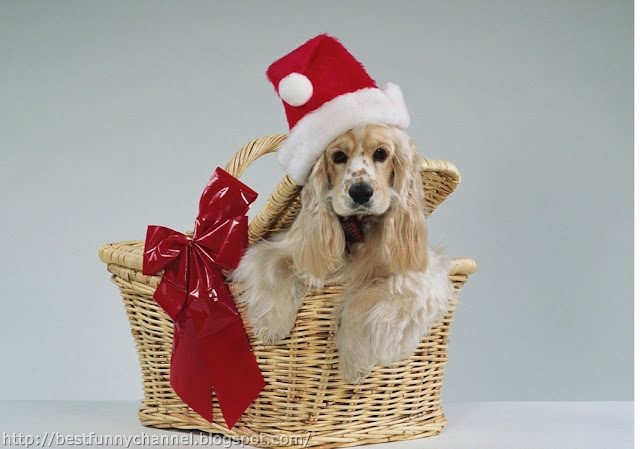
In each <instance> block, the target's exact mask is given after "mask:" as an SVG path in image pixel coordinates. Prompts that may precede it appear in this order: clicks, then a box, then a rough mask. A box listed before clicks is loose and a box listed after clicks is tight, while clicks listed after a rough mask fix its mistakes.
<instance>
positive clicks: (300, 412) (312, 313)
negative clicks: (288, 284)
mask: <svg viewBox="0 0 640 449" xmlns="http://www.w3.org/2000/svg"><path fill="white" fill-rule="evenodd" d="M285 137H286V136H285V135H276V136H270V137H265V138H260V139H256V140H253V141H251V142H249V143H248V144H247V145H246V146H245V147H244V148H242V149H241V150H240V151H239V152H238V153H237V154H236V156H235V157H234V158H233V159H232V161H231V162H230V163H229V164H228V165H227V166H226V170H227V171H228V172H229V173H231V174H232V175H234V176H236V177H239V176H240V175H241V174H242V172H243V171H244V169H245V168H246V167H247V166H248V165H249V164H250V163H251V162H253V161H254V160H255V159H257V158H258V157H260V156H262V155H263V154H266V153H270V152H273V151H275V150H276V149H277V148H278V147H279V145H280V144H281V143H282V141H283V140H284V139H285ZM422 168H423V171H422V175H423V183H424V188H425V196H426V198H427V203H428V211H427V213H430V212H431V211H433V210H434V209H435V208H436V207H437V206H438V204H440V203H441V202H442V201H444V199H445V198H446V197H447V196H448V195H449V194H450V193H451V192H452V191H453V190H454V189H455V187H456V186H457V184H458V183H459V181H460V176H459V174H458V172H457V170H456V168H455V167H454V166H453V165H452V164H450V163H448V162H444V161H429V160H425V161H423V167H422ZM299 206H300V201H299V187H298V186H296V185H295V184H294V183H293V182H292V181H291V180H290V179H289V178H288V177H285V178H284V179H283V181H282V182H281V183H280V184H279V185H278V186H277V187H276V189H275V190H274V192H273V193H272V194H271V196H270V197H269V198H268V200H267V202H266V203H265V206H264V207H263V209H262V210H261V211H260V212H259V213H258V214H257V216H256V217H255V218H254V220H253V221H252V223H251V225H250V229H249V234H250V236H249V238H250V242H255V241H256V240H258V239H260V238H263V237H267V236H269V235H270V234H271V233H273V232H277V231H280V230H283V229H286V228H287V227H288V226H289V225H290V224H291V223H292V221H293V220H294V219H295V217H296V216H297V213H298V211H299ZM143 246H144V243H143V242H142V241H133V242H120V243H113V244H109V245H105V246H103V247H102V248H100V251H99V255H100V259H101V260H102V261H103V262H105V263H106V264H107V269H108V270H109V272H111V273H112V274H113V276H112V279H113V281H114V283H115V284H116V285H118V287H119V288H120V292H121V295H122V298H123V301H124V305H125V310H126V312H127V316H128V318H129V322H130V324H131V332H132V335H133V337H134V339H135V342H136V348H137V351H138V356H139V359H140V366H141V370H142V381H143V389H144V399H143V400H142V403H143V405H142V407H141V408H140V410H139V418H140V422H141V423H142V424H144V425H146V426H153V427H159V428H176V429H200V430H203V431H206V432H215V433H220V434H224V435H229V436H236V437H240V436H242V437H244V438H245V439H244V440H243V441H245V442H248V443H250V444H251V445H253V446H260V447H271V446H278V447H284V446H291V447H302V446H303V445H304V444H306V445H307V447H326V448H331V447H346V446H356V445H361V444H367V443H379V442H388V441H396V440H407V439H413V438H422V437H427V436H431V435H436V434H438V433H439V432H440V431H441V430H442V428H443V426H444V425H445V424H446V419H445V417H444V414H443V412H442V408H441V405H440V390H441V387H442V380H443V375H444V366H445V364H446V362H447V343H448V335H449V329H450V326H451V317H452V315H453V311H454V306H455V304H454V303H453V302H452V303H451V305H450V310H449V313H448V315H447V316H446V317H445V318H444V320H443V321H442V323H440V325H438V326H437V327H435V328H434V329H433V330H432V332H431V333H430V335H428V336H427V337H425V339H424V340H423V341H422V343H421V344H420V345H419V347H418V349H417V350H416V352H415V353H414V355H413V356H412V357H411V358H410V359H409V360H407V361H404V362H401V363H397V364H395V365H392V366H388V367H376V368H375V369H374V371H373V372H372V373H371V375H370V376H369V377H368V378H367V379H365V381H364V382H363V383H362V384H360V385H356V386H353V385H347V384H345V383H344V382H343V381H342V379H341V378H340V375H339V373H338V353H337V351H336V348H335V345H334V343H333V326H334V319H333V312H334V307H335V301H334V299H335V298H336V296H338V295H339V294H340V292H341V291H342V289H341V287H339V286H334V287H325V288H323V289H314V290H312V291H311V292H310V293H309V295H308V296H307V297H306V298H305V301H304V303H303V306H302V309H301V310H300V312H299V314H298V318H297V320H296V324H295V326H294V329H293V331H292V333H291V335H290V336H289V337H288V338H287V339H286V340H285V343H283V344H280V345H269V346H266V345H264V344H263V343H262V342H260V341H259V340H256V338H255V337H254V336H253V334H252V332H251V329H250V328H249V327H248V326H247V327H248V329H247V331H248V334H249V338H250V340H251V343H252V345H253V350H254V353H255V355H256V358H257V360H258V363H259V365H260V368H261V370H262V373H263V376H264V378H265V381H266V384H267V386H266V387H265V389H264V390H263V392H262V393H261V394H260V396H259V397H258V398H257V399H256V400H255V401H254V403H253V404H252V405H251V406H250V407H249V408H248V409H247V411H246V412H245V414H244V415H243V416H242V418H240V420H239V421H238V423H237V424H236V426H235V427H233V429H231V430H229V429H227V427H226V426H225V423H224V420H223V418H222V415H221V413H220V409H219V406H218V403H217V401H216V399H215V395H213V400H212V402H213V411H214V417H213V423H208V422H206V421H205V420H204V419H203V418H201V417H200V416H199V415H198V414H196V413H195V412H194V411H192V410H191V409H190V408H189V407H188V406H186V405H185V404H184V403H183V402H182V401H181V400H180V398H178V397H177V396H176V394H175V393H174V392H173V390H172V388H171V386H170V384H169V359H170V356H171V349H172V335H173V324H172V322H171V320H170V319H169V318H168V316H167V315H166V314H165V313H164V311H163V310H162V309H161V308H160V307H159V306H158V305H157V304H156V302H155V301H154V300H153V293H154V291H155V288H156V287H157V285H158V282H159V281H160V277H158V276H144V275H143V274H142V273H141V269H142V251H143ZM475 270H476V265H475V262H474V261H473V260H471V259H454V263H453V266H452V269H451V272H450V279H451V281H452V282H453V284H454V286H455V288H456V290H457V291H459V290H460V288H461V287H462V285H463V284H464V283H465V282H466V280H467V276H468V275H469V274H471V273H473V272H474V271H475ZM230 288H231V291H232V293H237V292H238V289H239V286H237V285H230ZM239 310H240V313H241V315H242V316H243V319H244V314H245V311H244V310H243V309H242V308H240V309H239ZM245 323H246V320H245ZM287 437H291V438H287ZM283 443H288V444H283Z"/></svg>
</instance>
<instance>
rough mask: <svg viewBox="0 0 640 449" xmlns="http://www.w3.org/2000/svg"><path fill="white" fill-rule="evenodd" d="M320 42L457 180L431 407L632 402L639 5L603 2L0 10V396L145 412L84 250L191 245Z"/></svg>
mask: <svg viewBox="0 0 640 449" xmlns="http://www.w3.org/2000/svg"><path fill="white" fill-rule="evenodd" d="M321 32H329V33H330V34H333V35H335V36H337V37H339V38H340V39H341V40H342V41H343V42H344V43H345V45H346V46H347V48H348V49H349V50H350V51H351V52H352V53H353V54H354V55H355V56H356V57H357V58H358V59H359V60H361V61H362V62H363V63H364V64H365V66H366V67H367V70H368V72H369V73H370V74H371V76H372V77H373V78H375V79H376V80H377V81H378V82H380V83H382V82H385V81H393V82H395V83H397V84H399V85H400V86H401V87H402V89H403V91H404V95H405V98H406V101H407V104H408V107H409V111H410V113H411V115H412V126H411V127H410V128H409V134H410V135H411V136H412V137H413V138H414V140H415V141H416V143H417V144H418V147H419V148H420V150H421V153H422V154H423V155H424V156H425V157H430V158H436V159H446V160H450V161H452V162H454V163H455V164H456V165H457V167H458V168H459V170H460V172H461V173H462V178H463V181H462V183H461V185H460V186H459V188H458V190H457V191H456V192H455V193H454V194H453V195H452V196H451V197H450V198H449V200H448V201H446V202H445V203H444V204H443V205H442V206H441V207H440V208H439V209H438V210H437V211H436V212H435V213H434V215H433V216H432V217H431V218H430V220H429V223H430V236H431V238H432V240H433V241H436V242H441V243H444V244H446V245H447V247H448V251H449V253H450V254H452V255H454V256H471V257H474V258H475V259H476V260H477V261H478V264H479V267H480V269H479V271H478V273H477V274H475V275H473V276H472V277H471V278H470V281H469V283H468V284H467V285H466V287H465V288H464V290H463V293H462V297H461V304H460V306H459V308H458V311H457V314H456V317H455V321H454V327H453V330H452V337H451V347H450V354H449V355H450V362H449V365H448V367H447V377H446V379H445V387H444V400H445V401H474V400H632V399H633V380H632V379H633V376H632V374H633V373H632V371H633V368H632V360H633V342H632V335H633V314H632V311H633V299H632V298H633V296H632V288H633V278H632V263H633V260H632V256H633V254H632V241H633V229H632V221H633V219H632V211H633V206H632V185H633V175H632V160H633V125H632V118H633V95H632V93H633V78H632V76H633V44H632V37H633V4H632V2H631V1H610V0H606V1H605V0H602V1H579V2H577V1H536V2H531V1H482V2H480V1H446V2H445V1H437V2H436V1H425V2H417V1H416V2H393V3H391V2H364V1H362V2H355V1H352V2H344V3H343V2H316V3H310V2H300V3H299V2H251V3H249V2H234V3H232V2H225V3H223V2H194V1H190V2H184V3H183V2H155V1H154V2H151V1H137V2H124V1H109V2H80V1H77V2H68V1H58V2H22V1H5V2H2V3H0V104H1V107H0V151H1V159H0V163H1V173H0V185H1V189H0V195H1V200H2V238H1V247H0V248H1V250H2V258H1V261H0V264H1V266H2V267H1V270H0V273H1V274H0V284H1V285H2V291H3V295H2V310H1V312H0V315H1V318H0V337H1V339H0V354H1V355H2V360H3V368H2V370H0V399H37V398H39V399H138V398H140V397H141V395H142V392H141V387H140V384H141V378H140V372H139V369H138V364H137V358H136V353H135V349H134V344H133V340H132V338H131V336H130V333H129V328H128V323H127V320H126V316H125V313H124V310H123V307H122V303H121V301H120V298H119V294H118V291H117V289H116V287H115V286H114V285H112V284H111V283H110V282H109V276H108V274H107V272H106V269H105V267H104V265H103V264H102V263H101V262H100V261H99V260H98V258H97V249H98V247H99V246H100V245H101V244H103V243H107V242H111V241H119V240H134V239H141V238H143V237H144V234H145V230H146V226H147V225H148V224H162V225H165V226H169V227H172V228H174V229H178V230H187V229H190V228H191V227H192V223H193V219H194V218H195V214H196V206H197V202H198V199H199V196H200V193H201V191H202V188H203V187H204V185H205V184H206V182H207V180H208V179H209V177H210V175H211V174H212V172H213V170H214V168H215V167H216V166H217V165H224V164H225V163H226V162H227V161H228V160H229V159H230V157H231V156H232V155H233V153H234V152H235V151H236V150H237V149H239V148H240V147H241V146H242V145H243V144H244V143H245V142H246V141H248V140H250V139H252V138H254V137H259V136H262V135H267V134H273V133H281V132H286V131H287V128H286V121H285V116H284V112H283V110H282V106H281V103H280V102H279V100H278V98H277V97H276V95H275V93H274V92H273V90H272V87H271V85H270V84H269V83H268V82H267V81H266V77H265V75H264V72H265V70H266V68H267V67H268V65H269V64H270V63H271V62H273V61H274V60H275V59H277V58H279V57H280V56H282V55H284V54H285V53H287V52H288V51H290V50H292V49H293V48H295V47H296V46H298V45H300V44H302V43H303V42H304V41H305V40H306V39H308V38H311V37H313V36H315V35H317V34H319V33H321ZM281 176H282V171H281V169H280V168H279V167H278V166H277V164H276V162H275V160H274V158H269V159H267V160H265V161H261V162H260V163H258V164H257V165H256V167H252V168H251V169H250V170H249V171H248V172H247V173H246V176H245V177H243V180H244V181H245V182H247V183H248V184H249V185H251V186H252V187H253V188H255V189H256V190H258V191H259V192H261V193H262V198H261V199H262V200H264V198H265V197H266V195H267V193H268V192H270V190H271V188H272V186H274V185H275V184H276V183H277V182H278V181H279V179H280V178H281ZM260 204H261V203H259V204H258V206H257V207H259V206H260ZM255 210H256V209H255V208H254V211H253V212H255Z"/></svg>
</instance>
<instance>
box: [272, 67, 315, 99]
mask: <svg viewBox="0 0 640 449" xmlns="http://www.w3.org/2000/svg"><path fill="white" fill-rule="evenodd" d="M278 95H279V96H280V98H282V99H283V100H284V101H286V102H287V104H289V105H291V106H302V105H303V104H305V103H306V102H307V101H309V99H310V98H311V96H312V95H313V84H311V81H309V78H307V77H306V76H304V75H303V74H302V73H297V72H293V73H290V74H289V75H287V76H285V77H284V78H282V79H281V80H280V82H279V83H278Z"/></svg>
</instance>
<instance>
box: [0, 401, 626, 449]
mask: <svg viewBox="0 0 640 449" xmlns="http://www.w3.org/2000/svg"><path fill="white" fill-rule="evenodd" d="M137 408H138V403H137V402H136V401H0V438H1V440H0V446H2V447H27V446H30V447H91V446H100V447H107V446H108V445H106V444H105V442H106V441H107V440H103V438H105V437H106V436H110V437H111V438H115V437H116V436H118V435H119V436H120V438H121V441H123V442H124V443H123V446H126V441H127V439H128V440H129V447H176V446H177V447H202V446H208V447H230V446H231V447H241V445H240V444H238V445H235V444H233V445H232V444H231V443H232V442H231V441H229V440H223V439H222V438H221V437H220V436H217V437H213V436H209V435H208V434H200V433H198V432H184V431H167V430H159V429H154V428H150V427H143V426H142V425H140V423H139V422H138V418H137V414H136V413H137ZM444 409H445V414H446V415H447V418H448V420H449V425H448V426H446V427H445V429H444V431H443V433H442V434H441V435H438V436H436V437H431V438H426V439H421V440H412V441H405V442H397V443H385V444H379V445H375V446H372V447H375V448H376V449H418V448H420V449H430V448H434V449H435V448H438V449H447V448H456V449H483V448H487V449H489V448H490V449H502V448H504V449H518V448H522V449H525V448H526V449H544V448H553V449H558V448H563V449H572V448H575V449H590V448H594V449H595V448H597V449H605V448H611V449H626V448H632V447H633V402H476V403H456V404H445V406H444ZM161 435H174V436H175V437H176V438H175V440H174V441H175V442H176V444H173V445H169V444H168V445H161V444H155V445H154V443H159V442H160V439H159V436H161ZM201 435H202V438H204V439H201ZM178 436H179V437H180V439H178V438H177V437H178ZM154 437H155V440H154V439H153V438H154ZM143 438H145V439H146V440H145V441H146V444H140V443H142V442H143V440H142V439H143ZM114 441H115V440H114ZM165 441H171V440H165ZM181 442H182V444H181ZM189 442H190V444H189ZM184 443H187V444H184ZM244 447H251V446H248V445H245V446H244Z"/></svg>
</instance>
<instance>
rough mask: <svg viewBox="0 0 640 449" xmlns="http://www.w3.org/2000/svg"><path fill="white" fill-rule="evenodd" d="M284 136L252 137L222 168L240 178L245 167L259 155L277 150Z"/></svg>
mask: <svg viewBox="0 0 640 449" xmlns="http://www.w3.org/2000/svg"><path fill="white" fill-rule="evenodd" d="M286 138H287V135H286V134H274V135H273V136H266V137H259V138H257V139H253V140H252V141H251V142H249V143H247V144H246V145H245V146H244V147H242V148H241V149H240V151H238V152H237V153H236V154H235V155H234V156H233V158H232V159H231V160H230V161H229V163H228V164H227V166H226V167H225V168H224V170H225V171H226V172H227V173H229V174H230V175H232V176H234V177H236V178H240V176H242V173H244V171H245V170H246V169H247V167H248V166H249V165H251V163H252V162H254V161H255V160H256V159H258V158H259V157H260V156H264V155H265V154H269V153H274V152H276V151H278V148H280V145H282V142H284V140H285V139H286Z"/></svg>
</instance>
